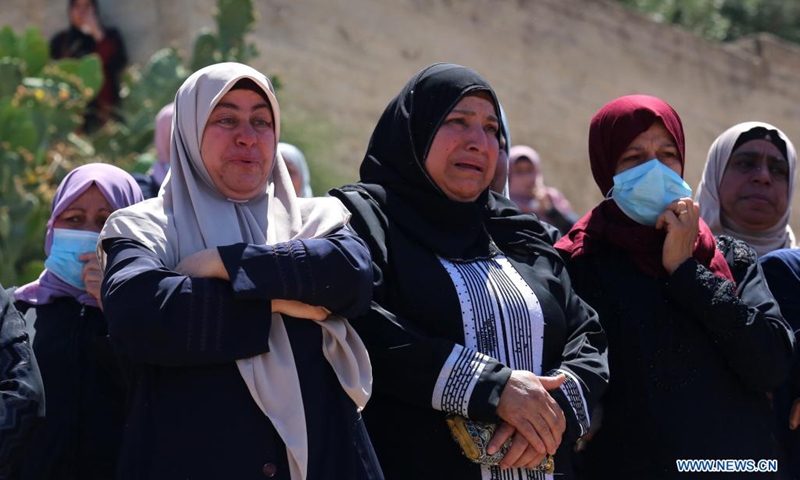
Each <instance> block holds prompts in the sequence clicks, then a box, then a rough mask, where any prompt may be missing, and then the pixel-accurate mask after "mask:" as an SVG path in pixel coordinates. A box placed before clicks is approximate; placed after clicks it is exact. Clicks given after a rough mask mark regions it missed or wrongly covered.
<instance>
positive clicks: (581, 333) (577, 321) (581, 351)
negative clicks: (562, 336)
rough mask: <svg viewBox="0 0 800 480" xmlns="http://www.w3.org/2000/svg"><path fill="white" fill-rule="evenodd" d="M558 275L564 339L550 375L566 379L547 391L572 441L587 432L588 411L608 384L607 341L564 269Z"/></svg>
mask: <svg viewBox="0 0 800 480" xmlns="http://www.w3.org/2000/svg"><path fill="white" fill-rule="evenodd" d="M559 278H560V280H561V286H562V288H563V289H564V292H565V293H566V299H565V300H566V302H565V307H564V315H565V318H566V322H567V340H566V344H565V345H564V353H563V359H564V360H563V362H562V363H561V365H560V366H559V367H558V368H557V369H556V370H555V371H551V372H549V375H555V374H557V373H561V372H563V373H565V374H566V377H567V378H566V380H565V382H564V383H563V384H562V386H561V388H559V389H558V390H553V391H551V392H550V394H551V395H552V397H553V398H554V399H555V400H556V401H557V402H558V404H559V406H561V410H562V411H563V412H564V416H565V418H566V420H567V430H566V432H565V434H564V440H563V441H565V442H567V443H573V442H575V441H576V440H577V439H578V438H580V437H581V436H582V435H584V434H585V433H586V432H588V431H589V426H590V423H591V413H592V411H593V409H594V407H595V406H596V405H597V404H598V403H600V398H601V397H602V395H603V393H604V392H605V390H606V387H607V386H608V381H609V370H608V357H607V352H608V342H607V340H606V334H605V332H604V331H603V327H602V326H601V324H600V320H599V318H598V316H597V313H596V312H595V311H594V309H592V307H590V306H589V305H588V304H587V303H585V302H584V301H583V300H581V298H580V297H578V295H577V294H576V293H575V292H574V290H573V289H572V285H571V282H570V278H569V275H568V274H567V271H566V269H564V270H562V272H561V274H560V275H559Z"/></svg>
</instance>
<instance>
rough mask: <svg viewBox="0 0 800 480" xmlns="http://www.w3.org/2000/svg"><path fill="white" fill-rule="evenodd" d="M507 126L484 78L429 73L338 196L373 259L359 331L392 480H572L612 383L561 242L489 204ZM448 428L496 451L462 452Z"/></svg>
mask: <svg viewBox="0 0 800 480" xmlns="http://www.w3.org/2000/svg"><path fill="white" fill-rule="evenodd" d="M499 118H500V112H499V107H498V102H497V98H496V97H495V93H494V91H493V90H492V88H491V86H490V85H489V84H488V82H487V81H486V80H484V79H483V77H481V76H480V75H479V74H478V73H476V72H474V71H473V70H470V69H468V68H466V67H462V66H460V65H454V64H446V63H445V64H435V65H431V66H429V67H426V68H424V69H423V70H422V71H420V72H419V73H418V74H417V75H415V76H414V77H413V78H411V79H410V80H409V81H408V83H407V84H406V86H405V87H404V88H403V89H402V90H401V91H400V93H399V94H398V95H397V96H396V97H395V98H394V99H393V100H392V101H391V102H390V103H389V104H388V106H387V107H386V109H385V110H384V113H383V115H382V116H381V118H380V120H379V121H378V124H377V125H376V127H375V130H374V131H373V133H372V137H371V139H370V143H369V147H368V148H367V152H366V155H365V156H364V160H363V162H362V164H361V170H360V173H361V180H360V182H359V183H357V184H355V185H349V186H344V187H342V188H340V189H335V190H332V191H331V192H330V194H331V195H333V196H335V197H337V198H339V199H341V200H342V201H343V202H344V203H345V205H346V206H347V207H348V209H349V210H350V211H351V212H352V214H353V217H352V219H351V223H352V226H353V228H354V229H355V231H356V232H357V233H358V234H359V235H360V236H361V238H364V239H365V240H367V243H368V245H369V246H370V251H371V254H372V262H373V270H374V272H375V275H374V294H373V298H372V300H373V301H372V305H371V308H370V311H369V313H367V314H365V315H361V316H359V317H356V318H353V319H352V322H353V325H354V326H355V327H356V329H357V331H358V332H359V334H360V335H361V336H362V338H363V339H364V342H365V344H366V345H367V347H368V349H369V353H370V358H371V360H372V362H373V366H374V376H375V396H374V398H373V400H372V401H371V402H370V404H369V406H368V407H367V408H366V409H365V410H364V415H365V420H366V422H367V427H368V429H369V431H370V436H371V437H372V438H373V440H374V442H375V449H376V451H377V453H378V458H379V459H380V461H381V464H382V465H383V467H384V472H385V474H386V477H387V478H392V479H403V480H405V479H418V480H424V479H443V478H447V479H450V478H452V479H463V480H469V479H480V478H483V479H510V478H526V479H530V478H553V476H552V475H549V474H547V476H545V475H546V474H545V471H546V470H547V469H548V468H547V464H549V463H550V462H549V461H548V460H551V459H552V458H550V457H551V456H554V467H555V478H563V479H570V478H573V477H572V471H571V465H572V462H571V461H570V457H571V455H572V447H573V444H574V442H575V440H576V439H577V438H578V437H579V436H581V435H582V434H583V433H584V432H586V430H587V429H588V428H589V424H590V418H589V412H591V410H592V408H593V406H594V405H595V404H596V403H597V401H598V400H599V398H600V395H601V394H602V392H603V390H604V389H605V386H606V383H607V381H608V370H607V368H606V358H605V347H606V345H605V335H604V334H603V331H602V329H601V328H600V325H599V322H598V320H597V317H596V315H595V313H594V312H593V311H592V310H591V309H590V308H588V307H587V306H586V305H585V304H584V303H583V302H582V301H581V300H580V299H579V298H578V297H577V295H575V294H574V292H573V291H572V288H571V286H570V280H569V277H568V276H567V275H566V269H565V268H564V264H563V262H562V261H561V259H560V258H559V256H558V253H557V252H556V251H555V249H554V248H553V244H552V242H553V239H552V237H553V235H555V234H556V232H554V229H552V228H551V227H546V226H544V225H543V224H542V223H540V222H539V221H538V220H537V219H536V217H534V216H533V215H525V214H522V213H521V212H520V211H519V210H518V209H517V208H516V207H515V206H514V204H513V203H511V201H509V200H508V199H507V198H505V197H503V196H501V195H499V194H496V193H494V192H491V191H490V190H489V184H490V183H491V181H492V179H493V177H494V174H495V169H496V163H497V157H498V154H499V148H500V147H499V143H500V120H499ZM448 421H449V422H451V425H453V426H455V428H454V431H455V432H462V433H463V431H462V430H461V429H459V428H458V425H461V424H466V425H473V426H476V428H477V429H478V430H479V431H480V432H481V434H480V438H481V439H483V440H482V441H480V442H478V445H479V446H477V447H476V446H472V445H469V444H467V447H466V448H465V447H464V446H460V445H459V444H458V443H456V442H455V441H454V440H453V438H451V431H450V429H449V426H448ZM475 422H486V424H488V425H491V426H492V427H486V426H484V424H481V423H475ZM494 427H496V430H491V429H492V428H494ZM468 428H469V427H468ZM489 431H493V434H490V433H489ZM466 437H467V435H464V436H460V437H459V438H461V439H462V440H465V439H466ZM468 437H469V439H472V438H475V436H473V435H468ZM508 439H512V442H511V444H510V447H509V446H508V445H507V444H506V443H505V442H506V440H508ZM470 441H472V440H470ZM484 442H485V443H484ZM473 447H474V448H473ZM481 447H483V448H485V451H484V450H483V448H481ZM462 448H465V449H464V450H463V451H462ZM473 450H477V451H478V452H479V453H483V454H484V455H483V456H480V457H479V456H478V455H475V456H476V457H478V458H476V460H479V461H480V462H481V463H473V462H471V461H470V460H469V459H468V458H467V457H465V454H464V452H467V451H473ZM494 455H497V456H498V457H500V458H497V457H493V456H494ZM485 457H492V458H491V459H489V458H485ZM543 460H544V464H543V463H542V462H543ZM537 469H538V471H537ZM541 470H545V471H541Z"/></svg>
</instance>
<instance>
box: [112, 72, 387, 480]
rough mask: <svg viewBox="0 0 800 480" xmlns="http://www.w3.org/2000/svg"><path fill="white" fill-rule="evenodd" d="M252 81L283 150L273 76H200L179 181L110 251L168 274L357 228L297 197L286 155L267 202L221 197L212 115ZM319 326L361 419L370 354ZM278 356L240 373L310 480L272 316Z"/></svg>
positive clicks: (175, 168)
mask: <svg viewBox="0 0 800 480" xmlns="http://www.w3.org/2000/svg"><path fill="white" fill-rule="evenodd" d="M242 79H250V80H252V81H253V82H255V83H256V84H257V85H258V86H259V87H261V88H262V89H263V91H264V93H265V95H266V96H267V98H268V99H269V103H270V105H271V107H272V114H273V117H274V125H275V141H276V144H277V141H278V138H279V134H280V110H279V106H278V102H277V100H276V99H275V94H274V91H273V89H272V85H271V84H270V82H269V80H268V79H267V78H266V77H265V76H264V75H263V74H261V73H259V72H258V71H256V70H254V69H253V68H250V67H248V66H246V65H242V64H238V63H220V64H216V65H211V66H209V67H205V68H203V69H201V70H198V71H197V72H195V73H194V74H193V75H192V76H190V77H189V78H188V79H187V80H186V81H185V82H184V84H183V86H181V88H180V89H179V90H178V93H177V94H176V96H175V116H174V118H173V124H172V141H171V142H170V173H169V175H168V177H167V179H166V180H165V183H164V185H163V187H162V189H163V192H164V194H163V195H162V196H159V197H157V198H153V199H150V200H148V201H145V202H142V203H139V204H137V205H135V206H133V207H132V208H126V209H122V210H118V211H116V212H114V214H113V215H112V216H111V217H109V219H108V221H107V222H106V224H105V227H104V228H103V231H102V232H101V233H100V240H101V241H102V240H103V239H106V238H116V237H124V238H131V239H134V240H137V241H139V242H140V243H143V244H144V245H146V246H147V247H149V248H150V249H152V250H153V251H154V252H155V253H156V255H158V257H159V259H161V261H162V262H164V265H166V266H167V267H168V268H175V266H176V265H177V264H178V263H179V262H180V261H181V260H182V259H184V258H186V257H188V256H189V255H191V254H193V253H195V252H198V251H200V250H203V249H206V248H213V247H216V246H221V245H231V244H234V243H240V242H247V243H250V244H258V245H262V244H275V243H278V242H285V241H288V240H291V239H295V238H312V237H322V236H325V235H326V234H328V233H330V232H332V231H335V230H337V229H339V228H341V227H342V226H344V225H345V224H346V223H347V221H348V220H349V217H350V214H349V212H348V211H347V209H346V208H345V207H344V205H342V203H341V202H340V201H339V200H337V199H335V198H332V197H326V198H314V199H298V198H297V197H296V195H295V193H294V189H293V187H292V182H291V179H290V177H289V172H288V170H287V169H286V165H285V164H284V162H283V159H282V158H281V156H280V155H279V154H277V152H275V153H274V155H275V157H274V160H275V161H274V162H273V170H272V175H271V177H270V181H268V183H267V187H266V190H265V192H264V194H263V195H258V196H256V197H254V198H252V199H250V200H249V201H246V202H234V201H231V200H228V199H226V198H225V197H223V196H222V195H221V194H220V193H219V192H218V191H217V189H216V188H215V186H214V183H213V181H212V180H211V177H210V176H209V174H208V171H207V170H206V168H205V165H204V164H203V160H202V158H201V156H200V144H201V141H202V136H203V131H204V129H205V125H206V122H207V120H208V118H209V115H210V114H211V111H212V110H213V109H214V107H215V106H216V105H217V103H218V102H219V101H220V99H221V98H222V97H223V96H224V95H225V94H226V93H227V92H228V91H229V90H230V89H231V87H233V86H234V85H235V84H236V83H237V82H238V81H239V80H242ZM101 256H103V257H104V255H101ZM308 321H311V320H308ZM318 324H319V325H320V327H321V328H322V345H320V348H321V349H322V351H323V353H324V355H325V358H326V359H327V360H328V362H329V363H330V365H331V367H332V368H333V370H334V371H335V372H336V375H337V377H338V379H339V382H340V384H341V386H342V388H343V389H344V390H345V391H346V392H347V394H348V395H349V396H350V398H351V399H352V400H353V402H354V403H355V404H356V405H357V406H358V408H359V409H361V408H363V407H364V405H366V403H367V400H368V399H369V396H370V393H371V390H372V370H371V366H370V363H369V357H368V356H367V351H366V348H365V347H364V344H363V343H362V342H361V339H360V338H359V337H358V335H357V334H356V332H355V330H353V328H352V327H351V326H350V324H349V323H348V322H347V320H345V319H343V318H338V317H332V316H331V317H329V318H328V319H327V320H326V321H324V322H320V323H318ZM269 349H270V350H269V352H268V353H264V354H261V355H258V356H255V357H251V358H243V359H239V360H237V361H236V364H237V366H238V367H239V373H241V375H242V378H243V379H244V381H245V383H246V384H247V387H248V389H249V390H250V394H251V395H252V396H253V400H254V401H255V402H256V404H258V406H259V407H260V408H261V410H262V412H264V414H265V415H266V416H267V417H269V419H270V420H271V421H272V423H273V425H274V426H275V428H276V429H277V431H278V433H279V434H280V436H281V438H282V439H283V441H284V443H285V444H286V449H287V454H288V458H289V464H290V471H291V477H292V479H293V480H304V479H305V478H306V473H307V470H308V438H307V435H306V422H305V415H304V413H303V412H304V410H303V398H302V393H301V390H300V382H299V379H298V376H297V369H296V366H295V363H294V356H293V354H292V345H291V343H290V342H289V338H288V335H287V333H286V329H285V327H284V323H283V319H282V317H281V315H279V314H273V315H272V326H271V330H270V334H269ZM276 386H280V388H275V387H276Z"/></svg>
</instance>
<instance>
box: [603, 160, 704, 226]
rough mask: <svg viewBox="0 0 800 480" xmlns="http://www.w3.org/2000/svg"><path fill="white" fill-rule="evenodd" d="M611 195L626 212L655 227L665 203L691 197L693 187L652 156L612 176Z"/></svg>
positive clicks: (629, 215)
mask: <svg viewBox="0 0 800 480" xmlns="http://www.w3.org/2000/svg"><path fill="white" fill-rule="evenodd" d="M610 195H611V198H612V199H613V200H614V202H616V204H617V205H618V206H619V208H620V210H622V211H623V213H625V215H627V216H628V217H630V218H632V219H633V220H635V221H636V222H637V223H640V224H642V225H647V226H650V227H654V226H655V225H656V221H657V220H658V216H659V215H661V213H663V212H664V209H665V208H666V207H667V205H669V204H670V203H672V202H674V201H675V200H678V199H679V198H684V197H691V196H692V189H691V187H689V185H688V184H687V183H686V182H685V181H684V180H683V179H682V178H681V176H680V175H678V174H677V173H675V171H674V170H672V169H671V168H669V167H667V166H666V165H664V164H663V163H661V162H659V161H658V159H655V158H654V159H652V160H649V161H647V162H645V163H642V164H641V165H637V166H635V167H633V168H629V169H628V170H625V171H624V172H622V173H620V174H617V175H614V187H613V188H612V189H611V194H610Z"/></svg>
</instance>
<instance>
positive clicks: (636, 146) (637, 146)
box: [622, 142, 678, 153]
mask: <svg viewBox="0 0 800 480" xmlns="http://www.w3.org/2000/svg"><path fill="white" fill-rule="evenodd" d="M658 147H659V148H664V147H672V148H678V145H677V144H675V142H664V143H662V144H661V145H659V146H658ZM644 149H645V148H644V147H641V146H639V145H633V146H629V147H628V148H626V149H625V150H624V151H623V152H622V153H625V152H628V151H630V150H634V151H637V152H638V151H640V150H644Z"/></svg>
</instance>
